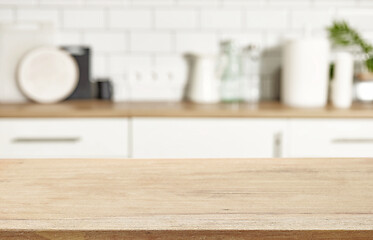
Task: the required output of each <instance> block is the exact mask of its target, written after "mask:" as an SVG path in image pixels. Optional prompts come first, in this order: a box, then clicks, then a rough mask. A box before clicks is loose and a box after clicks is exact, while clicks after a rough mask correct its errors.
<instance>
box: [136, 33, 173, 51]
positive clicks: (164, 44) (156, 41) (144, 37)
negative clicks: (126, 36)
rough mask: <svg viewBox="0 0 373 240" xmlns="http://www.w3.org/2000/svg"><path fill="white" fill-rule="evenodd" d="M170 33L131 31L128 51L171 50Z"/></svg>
mask: <svg viewBox="0 0 373 240" xmlns="http://www.w3.org/2000/svg"><path fill="white" fill-rule="evenodd" d="M172 48H173V47H172V34H171V33H160V32H133V33H131V34H130V51H131V52H134V53H162V52H163V53H164V52H171V51H172Z"/></svg>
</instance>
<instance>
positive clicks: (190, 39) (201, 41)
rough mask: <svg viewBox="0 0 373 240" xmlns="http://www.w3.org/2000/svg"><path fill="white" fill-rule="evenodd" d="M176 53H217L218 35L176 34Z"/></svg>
mask: <svg viewBox="0 0 373 240" xmlns="http://www.w3.org/2000/svg"><path fill="white" fill-rule="evenodd" d="M176 51H177V52H178V53H204V54H211V53H216V52H217V51H218V38H217V34H214V33H193V32H179V33H177V34H176Z"/></svg>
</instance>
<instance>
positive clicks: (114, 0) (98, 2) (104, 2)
mask: <svg viewBox="0 0 373 240" xmlns="http://www.w3.org/2000/svg"><path fill="white" fill-rule="evenodd" d="M84 4H85V5H86V6H110V7H113V6H115V7H119V6H128V5H129V4H130V0H85V1H84Z"/></svg>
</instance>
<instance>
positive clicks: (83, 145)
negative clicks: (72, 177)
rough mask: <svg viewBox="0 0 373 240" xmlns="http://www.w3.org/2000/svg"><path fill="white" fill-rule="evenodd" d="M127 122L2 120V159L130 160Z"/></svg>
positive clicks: (101, 120)
mask: <svg viewBox="0 0 373 240" xmlns="http://www.w3.org/2000/svg"><path fill="white" fill-rule="evenodd" d="M127 135H128V120H127V119H99V118H94V119H54V118H53V119H2V120H0V158H81V157H82V158H102V157H128V148H127V147H128V139H127Z"/></svg>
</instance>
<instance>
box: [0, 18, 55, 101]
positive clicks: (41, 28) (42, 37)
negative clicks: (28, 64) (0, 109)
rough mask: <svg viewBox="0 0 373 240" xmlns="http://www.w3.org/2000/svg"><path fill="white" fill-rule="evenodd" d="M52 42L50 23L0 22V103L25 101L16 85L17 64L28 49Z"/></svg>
mask: <svg viewBox="0 0 373 240" xmlns="http://www.w3.org/2000/svg"><path fill="white" fill-rule="evenodd" d="M53 43H54V32H53V28H52V25H51V24H48V23H32V24H0V103H15V102H25V101H27V99H26V97H25V96H23V94H22V93H21V91H20V90H19V88H18V85H17V68H18V64H19V62H20V60H21V59H22V57H23V56H24V55H25V54H26V53H27V52H29V51H30V50H32V49H34V48H36V47H41V46H51V45H53Z"/></svg>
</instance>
